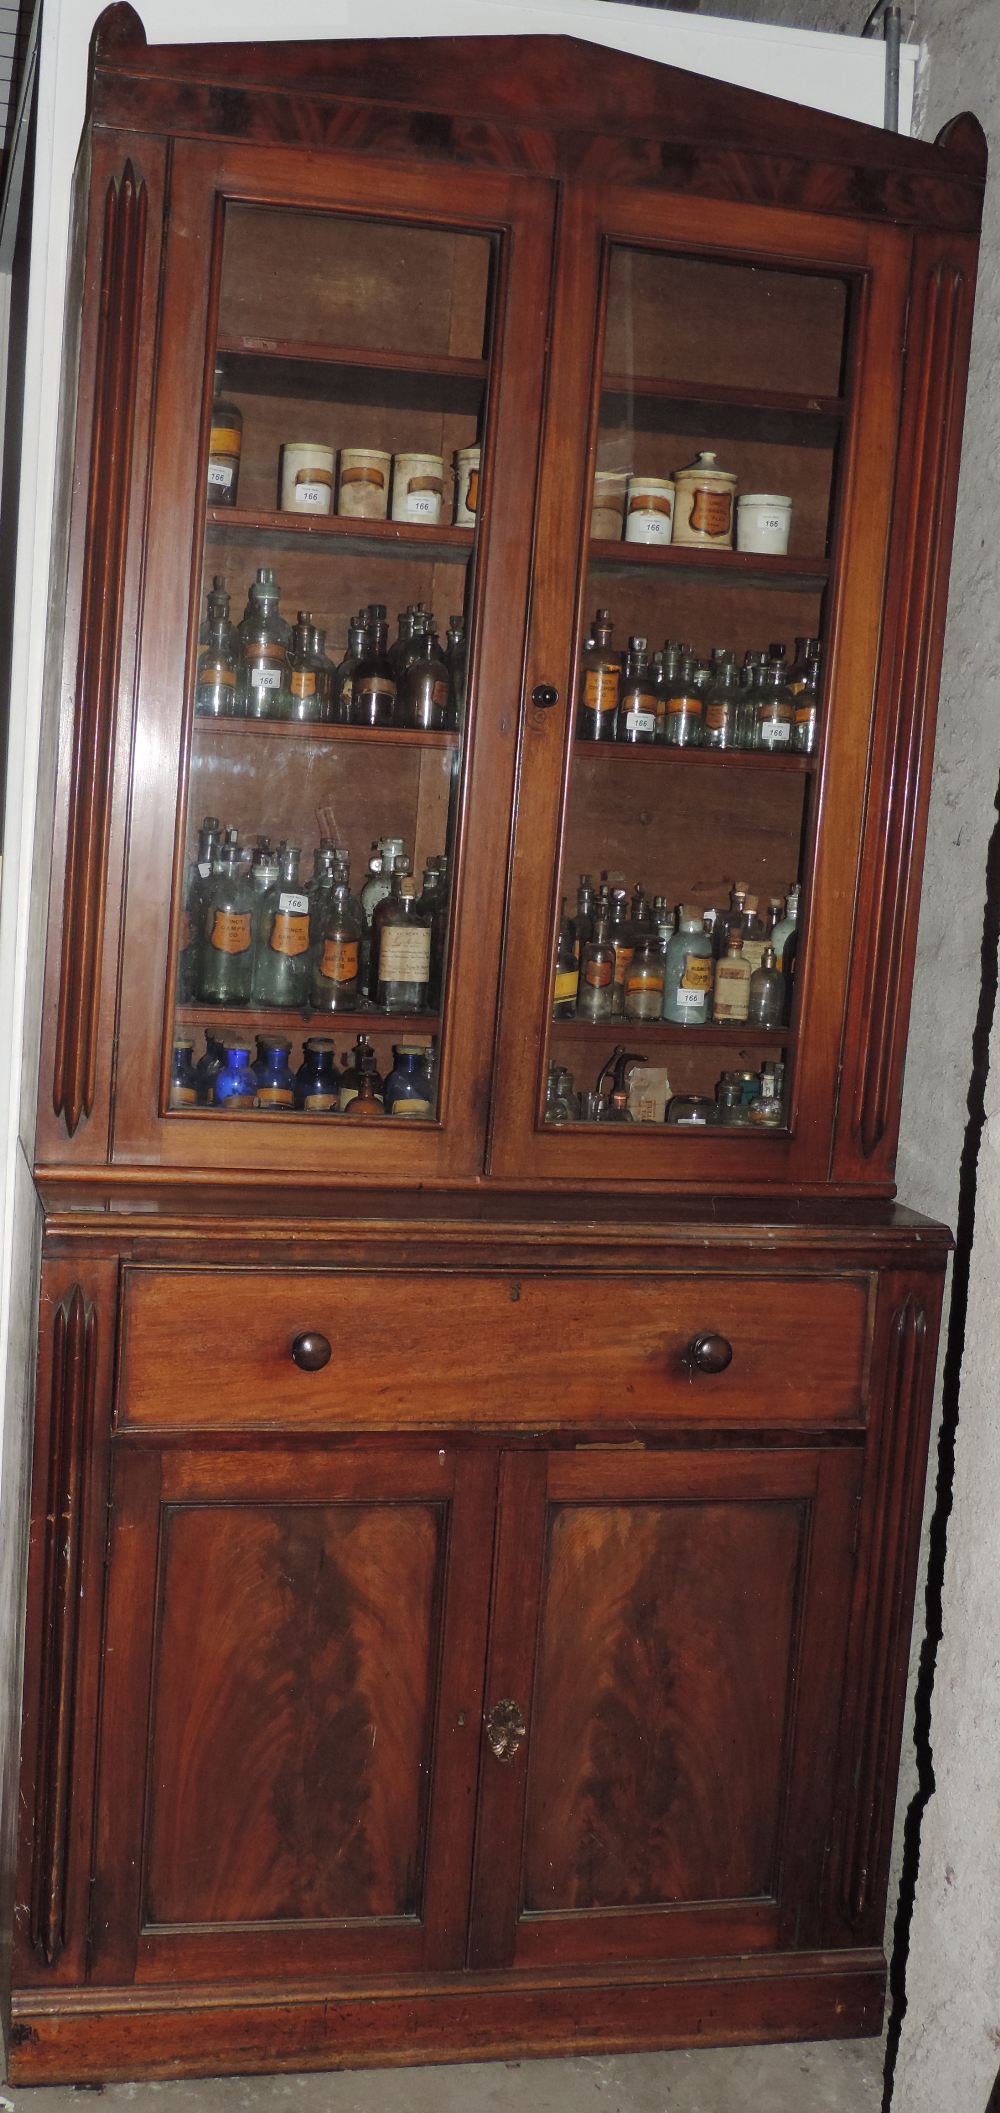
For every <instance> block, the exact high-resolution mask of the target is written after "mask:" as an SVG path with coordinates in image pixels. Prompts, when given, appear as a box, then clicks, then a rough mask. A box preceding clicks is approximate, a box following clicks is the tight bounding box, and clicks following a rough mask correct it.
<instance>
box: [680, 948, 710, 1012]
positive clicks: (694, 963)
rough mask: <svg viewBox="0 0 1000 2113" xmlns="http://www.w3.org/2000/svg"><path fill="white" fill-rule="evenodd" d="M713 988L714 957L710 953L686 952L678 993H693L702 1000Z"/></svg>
mask: <svg viewBox="0 0 1000 2113" xmlns="http://www.w3.org/2000/svg"><path fill="white" fill-rule="evenodd" d="M711 988H712V957H711V955H710V954H685V956H684V968H683V972H682V974H681V979H680V983H679V985H678V990H677V995H678V997H680V995H681V993H682V992H684V993H693V994H694V996H695V997H696V998H697V999H698V1000H699V1001H700V1000H701V998H702V997H703V996H704V995H705V993H706V991H710V990H711Z"/></svg>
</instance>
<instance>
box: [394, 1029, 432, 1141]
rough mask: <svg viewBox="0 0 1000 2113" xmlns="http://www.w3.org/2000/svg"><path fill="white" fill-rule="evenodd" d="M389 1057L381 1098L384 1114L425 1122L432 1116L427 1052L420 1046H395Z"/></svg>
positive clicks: (403, 1044) (405, 1044)
mask: <svg viewBox="0 0 1000 2113" xmlns="http://www.w3.org/2000/svg"><path fill="white" fill-rule="evenodd" d="M392 1057H393V1067H392V1070H391V1071H390V1073H389V1076H388V1078H387V1079H386V1082H385V1090H384V1094H383V1102H384V1106H385V1112H386V1114H387V1115H398V1116H402V1117H404V1118H406V1119H408V1120H409V1121H413V1120H415V1119H420V1118H423V1119H424V1120H428V1119H429V1118H430V1117H431V1116H432V1115H433V1113H434V1086H433V1081H432V1077H431V1071H430V1066H429V1063H428V1057H429V1051H428V1050H427V1049H426V1048H425V1047H424V1046H423V1045H422V1044H421V1043H420V1042H397V1043H396V1044H395V1045H394V1047H393V1052H392Z"/></svg>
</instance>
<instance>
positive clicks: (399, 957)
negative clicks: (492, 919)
mask: <svg viewBox="0 0 1000 2113" xmlns="http://www.w3.org/2000/svg"><path fill="white" fill-rule="evenodd" d="M398 863H399V862H398V861H397V865H398ZM372 951H373V956H374V958H375V962H376V967H375V979H376V980H375V1003H376V1005H377V1006H378V1007H379V1009H380V1011H382V1012H422V1011H423V1010H424V1008H425V1006H426V1004H427V985H428V982H429V980H430V968H431V926H430V919H429V918H428V917H422V916H421V914H420V911H419V908H418V905H417V891H416V887H415V884H414V882H413V881H412V880H405V881H403V882H402V884H401V886H400V890H399V894H398V897H397V896H396V895H395V893H393V894H392V895H390V896H387V897H386V900H385V902H383V903H380V905H379V911H378V923H377V928H376V931H375V933H374V935H373V943H372Z"/></svg>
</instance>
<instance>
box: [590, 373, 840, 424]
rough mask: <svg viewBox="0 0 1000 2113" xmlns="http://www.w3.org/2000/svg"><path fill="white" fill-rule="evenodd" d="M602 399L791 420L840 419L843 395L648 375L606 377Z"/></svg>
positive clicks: (602, 386)
mask: <svg viewBox="0 0 1000 2113" xmlns="http://www.w3.org/2000/svg"><path fill="white" fill-rule="evenodd" d="M601 394H602V396H635V397H645V398H646V399H647V401H650V400H656V399H658V398H659V399H663V400H665V401H667V402H670V403H677V404H697V405H702V404H703V405H705V406H706V408H708V409H715V408H718V409H720V410H729V411H760V412H761V413H764V414H767V413H773V412H779V413H781V414H783V415H785V416H788V417H793V418H827V419H829V418H843V416H844V413H845V412H846V410H847V403H846V400H845V398H844V397H843V396H808V395H805V396H803V395H800V394H799V393H798V392H797V391H786V390H782V389H737V388H729V387H727V386H723V385H722V384H721V383H717V382H696V381H666V380H661V379H660V378H659V377H658V376H656V375H651V374H635V375H628V374H606V375H605V377H604V380H603V383H602V385H601Z"/></svg>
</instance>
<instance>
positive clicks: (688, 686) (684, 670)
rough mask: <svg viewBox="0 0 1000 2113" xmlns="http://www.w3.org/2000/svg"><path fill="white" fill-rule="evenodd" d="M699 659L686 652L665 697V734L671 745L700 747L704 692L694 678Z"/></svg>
mask: <svg viewBox="0 0 1000 2113" xmlns="http://www.w3.org/2000/svg"><path fill="white" fill-rule="evenodd" d="M696 667H697V662H696V661H694V660H693V659H692V658H691V656H690V655H689V654H686V655H685V656H684V658H683V660H682V661H681V663H680V667H679V669H678V673H677V676H676V678H675V680H674V681H673V682H672V683H670V684H669V685H668V693H667V695H666V697H665V698H664V718H663V738H664V741H665V742H666V744H667V747H668V748H700V746H701V737H702V728H703V725H704V719H705V695H704V691H703V689H701V688H700V687H699V685H698V683H697V682H696V681H695V670H696Z"/></svg>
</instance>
